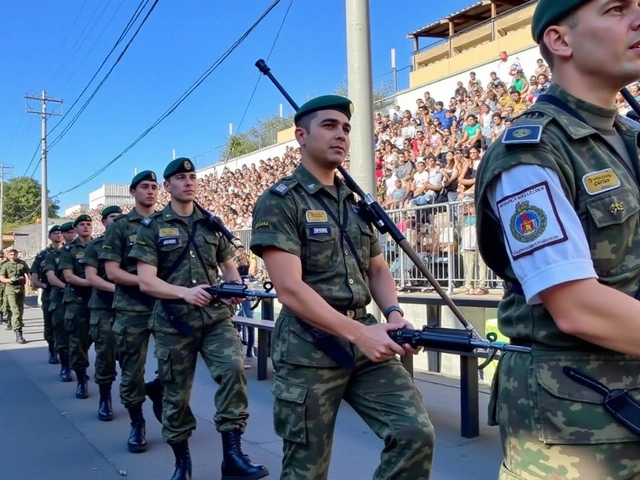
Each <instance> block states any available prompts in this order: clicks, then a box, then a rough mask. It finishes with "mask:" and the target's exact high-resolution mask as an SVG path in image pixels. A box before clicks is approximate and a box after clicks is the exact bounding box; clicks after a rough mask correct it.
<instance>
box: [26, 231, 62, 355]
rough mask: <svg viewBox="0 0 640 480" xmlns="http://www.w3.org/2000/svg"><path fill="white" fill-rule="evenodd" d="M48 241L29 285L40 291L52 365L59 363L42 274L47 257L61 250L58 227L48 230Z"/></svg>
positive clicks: (33, 267)
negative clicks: (48, 243)
mask: <svg viewBox="0 0 640 480" xmlns="http://www.w3.org/2000/svg"><path fill="white" fill-rule="evenodd" d="M49 240H50V241H51V244H50V245H49V246H48V247H47V248H45V249H44V250H41V251H40V252H38V254H37V255H36V258H35V260H34V261H33V264H32V265H31V284H32V285H33V286H34V287H36V288H39V289H41V290H42V293H41V295H40V303H41V307H42V318H43V319H44V339H45V341H46V342H47V345H48V346H49V363H50V364H52V365H55V364H58V363H60V361H59V360H58V355H57V354H56V351H55V337H54V333H53V312H51V311H50V310H49V307H50V303H51V299H50V297H51V288H52V287H51V285H50V284H49V282H48V281H47V277H46V275H45V272H44V261H45V258H46V257H47V255H48V254H49V253H50V252H52V251H54V250H60V249H61V248H62V232H61V231H60V225H53V226H52V227H50V228H49Z"/></svg>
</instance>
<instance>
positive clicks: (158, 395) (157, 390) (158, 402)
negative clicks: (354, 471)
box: [144, 378, 164, 423]
mask: <svg viewBox="0 0 640 480" xmlns="http://www.w3.org/2000/svg"><path fill="white" fill-rule="evenodd" d="M144 387H145V389H146V390H147V397H149V400H151V403H153V414H154V415H155V416H156V418H157V419H158V421H159V422H160V423H162V396H163V395H164V387H163V386H162V382H161V381H160V379H159V378H156V379H155V380H152V381H150V382H147V383H145V384H144Z"/></svg>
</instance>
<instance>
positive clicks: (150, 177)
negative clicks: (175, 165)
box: [129, 170, 158, 188]
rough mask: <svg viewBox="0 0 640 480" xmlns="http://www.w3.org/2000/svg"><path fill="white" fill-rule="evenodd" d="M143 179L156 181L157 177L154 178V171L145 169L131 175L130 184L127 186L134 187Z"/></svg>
mask: <svg viewBox="0 0 640 480" xmlns="http://www.w3.org/2000/svg"><path fill="white" fill-rule="evenodd" d="M145 180H148V181H150V182H157V181H158V179H157V178H156V174H155V173H154V172H152V171H151V170H145V171H143V172H140V173H139V174H137V175H136V176H135V177H133V180H131V185H130V186H129V188H136V187H137V186H138V185H139V184H140V183H141V182H144V181H145Z"/></svg>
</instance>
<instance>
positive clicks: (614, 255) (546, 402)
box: [476, 86, 640, 480]
mask: <svg viewBox="0 0 640 480" xmlns="http://www.w3.org/2000/svg"><path fill="white" fill-rule="evenodd" d="M547 93H548V94H549V95H553V96H555V97H557V98H559V99H561V100H562V101H564V102H565V103H566V104H568V105H569V106H570V107H571V108H573V109H574V110H575V111H577V112H578V113H579V114H580V112H594V109H598V108H599V107H595V106H593V105H589V104H586V103H585V102H583V101H581V100H579V99H577V98H575V97H573V96H571V95H569V94H568V93H567V92H566V91H564V90H562V89H561V88H560V87H558V86H551V87H550V88H549V90H548V92H547ZM599 111H603V109H601V108H600V109H599ZM605 113H606V111H605ZM609 113H611V112H609ZM596 114H597V113H596ZM614 127H615V129H616V130H617V131H618V132H619V133H620V135H621V137H622V139H623V140H624V143H625V145H626V147H627V150H628V152H629V156H630V158H631V161H632V164H633V167H634V169H635V170H636V172H638V171H640V162H639V159H638V150H637V145H638V143H637V142H638V141H639V138H638V133H637V131H634V130H632V129H631V128H630V127H629V126H628V125H626V124H624V123H622V122H621V121H620V119H619V118H618V119H616V121H615V125H614ZM538 129H540V131H541V133H542V135H541V138H539V140H537V141H536V139H535V133H536V132H537V131H538ZM532 132H533V133H532ZM532 136H533V137H534V138H533V139H532V138H531V137H532ZM506 137H509V138H510V139H511V140H512V141H513V143H511V144H505V143H502V142H501V141H497V142H495V143H494V144H493V145H492V146H491V148H490V149H489V150H488V151H487V153H486V154H485V156H484V158H483V160H482V162H481V163H480V168H479V171H478V174H477V177H476V201H477V208H476V211H477V229H478V241H479V248H480V252H481V254H482V255H483V257H484V259H485V260H486V263H487V265H488V266H489V268H491V269H492V270H494V271H495V272H496V273H497V274H498V275H499V276H500V277H502V278H504V279H506V280H507V281H508V282H513V283H517V279H516V276H515V274H514V272H513V268H512V266H511V264H510V261H509V258H508V256H507V253H506V247H505V244H504V236H503V232H502V229H501V225H500V224H499V223H498V221H497V220H496V219H495V216H494V215H491V214H487V212H488V211H490V209H491V206H490V205H489V202H488V201H487V191H488V186H489V185H490V184H491V182H492V181H493V180H495V179H496V178H497V177H498V176H499V175H500V173H501V172H504V171H506V170H508V169H509V168H511V167H514V166H517V165H527V164H528V165H539V166H543V167H546V168H549V169H551V170H553V171H555V172H556V173H557V174H558V176H559V178H560V181H561V183H562V186H563V189H564V191H565V194H566V196H567V198H568V199H569V200H570V202H571V203H573V205H574V206H575V211H576V213H577V214H578V217H579V219H580V222H581V223H582V227H583V229H584V232H585V235H586V238H587V240H588V243H589V245H590V248H591V252H592V259H593V264H594V267H595V270H596V272H597V274H598V277H599V281H600V282H601V283H603V284H605V285H608V286H610V287H612V288H615V289H616V290H619V291H621V292H624V293H626V294H628V295H630V296H634V295H635V294H636V292H637V291H638V288H639V287H640V269H639V268H638V266H639V265H640V229H639V228H638V221H639V211H640V208H639V206H638V205H639V202H640V195H639V193H638V185H637V183H636V181H635V179H634V178H633V177H632V176H631V175H630V174H629V173H628V172H627V169H626V168H625V167H624V166H623V165H622V160H620V161H618V160H617V159H616V158H615V157H614V156H613V155H612V153H611V151H610V149H609V148H608V147H607V145H606V140H605V139H604V137H603V136H602V135H601V134H599V133H598V132H597V131H596V130H594V129H593V128H591V127H590V126H588V125H586V124H585V123H582V122H581V121H579V120H578V119H576V118H575V117H574V116H572V115H569V114H568V113H567V112H565V111H563V110H562V109H560V108H558V107H556V106H554V105H551V104H550V103H546V102H538V103H536V104H535V105H534V106H533V107H532V108H531V109H530V110H528V111H527V112H525V113H524V114H523V115H522V116H520V117H519V118H518V119H516V120H515V121H514V122H513V126H512V127H511V128H510V129H508V130H507V131H506V133H505V134H504V136H503V139H504V138H506ZM518 139H520V141H518ZM607 169H610V171H611V172H613V173H612V175H613V177H617V179H619V181H620V185H619V187H618V188H610V189H604V191H602V192H601V193H598V192H597V191H596V192H594V191H593V190H592V191H591V192H589V191H587V184H588V182H586V181H585V180H586V179H587V178H589V177H590V176H593V175H594V172H602V171H604V170H607ZM618 203H621V204H623V205H624V214H623V215H620V214H619V213H620V212H619V211H617V210H615V209H613V208H611V206H612V205H614V204H618ZM498 323H499V328H500V330H501V331H502V332H503V333H504V334H505V335H506V336H508V337H509V338H511V339H512V342H514V343H518V344H525V345H531V346H532V347H533V352H532V354H531V355H528V354H521V353H507V354H505V355H503V356H502V358H501V360H500V363H499V367H498V372H497V374H496V377H495V380H494V384H493V388H492V398H491V405H490V411H489V416H490V424H492V425H496V424H499V425H500V434H501V438H502V444H503V450H504V464H503V466H502V469H501V474H500V478H501V479H509V480H514V479H542V478H544V479H561V478H562V479H565V478H589V479H598V480H600V479H608V480H623V479H624V480H629V479H640V459H639V458H640V453H639V452H640V439H639V438H638V436H636V435H634V434H633V433H632V432H631V431H629V430H627V429H626V428H624V427H623V426H622V425H621V424H619V423H618V422H617V421H616V420H614V419H613V417H611V416H610V415H609V414H608V413H607V412H606V411H605V410H604V408H603V407H602V406H601V403H602V397H601V396H600V395H598V394H596V393H595V392H594V391H592V390H589V389H587V388H585V387H583V386H581V385H579V384H578V383H575V382H574V381H573V380H571V379H569V378H568V377H567V376H565V374H564V373H563V370H562V369H563V367H564V366H572V367H574V368H576V369H577V370H579V371H581V372H583V373H585V374H586V375H588V376H590V377H592V378H595V379H597V380H599V381H600V382H601V383H603V384H605V385H607V386H608V387H609V388H611V389H613V388H628V389H631V390H632V391H634V392H635V393H634V395H635V396H636V398H639V397H640V394H639V393H638V392H640V381H639V376H638V366H639V365H640V359H639V358H637V357H631V356H626V355H622V354H618V353H615V352H612V351H609V350H605V349H604V348H603V347H599V346H597V345H594V344H591V343H588V342H586V341H584V340H582V339H580V338H578V337H574V336H571V335H568V334H566V333H563V332H562V331H561V330H560V329H559V328H558V326H557V325H556V323H555V322H554V320H553V318H552V317H551V315H550V314H549V312H548V311H547V310H546V309H545V308H544V307H543V305H529V304H527V301H526V299H525V297H524V296H523V295H522V292H521V291H518V289H517V288H511V289H510V290H509V291H508V292H506V294H505V296H504V298H503V299H502V301H501V303H500V306H499V310H498ZM621 334H624V332H621Z"/></svg>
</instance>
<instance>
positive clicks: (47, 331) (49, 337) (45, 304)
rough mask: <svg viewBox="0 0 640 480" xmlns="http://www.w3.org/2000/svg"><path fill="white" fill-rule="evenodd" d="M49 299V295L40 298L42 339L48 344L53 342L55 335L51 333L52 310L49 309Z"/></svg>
mask: <svg viewBox="0 0 640 480" xmlns="http://www.w3.org/2000/svg"><path fill="white" fill-rule="evenodd" d="M50 304H51V301H50V300H49V296H48V295H47V296H46V297H43V298H42V319H43V322H44V340H45V342H47V343H48V344H50V345H53V344H54V343H55V337H54V333H53V312H50V311H49V305H50Z"/></svg>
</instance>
